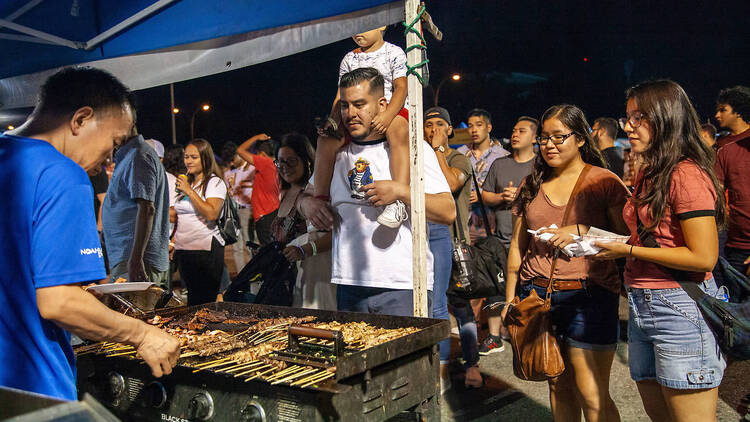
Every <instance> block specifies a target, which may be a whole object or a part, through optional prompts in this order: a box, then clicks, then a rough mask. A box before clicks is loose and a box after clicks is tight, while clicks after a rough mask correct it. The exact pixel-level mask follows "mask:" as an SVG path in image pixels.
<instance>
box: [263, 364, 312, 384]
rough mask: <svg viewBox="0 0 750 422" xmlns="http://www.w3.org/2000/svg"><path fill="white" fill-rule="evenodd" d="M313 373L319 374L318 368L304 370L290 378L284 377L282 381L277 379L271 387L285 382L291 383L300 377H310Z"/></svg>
mask: <svg viewBox="0 0 750 422" xmlns="http://www.w3.org/2000/svg"><path fill="white" fill-rule="evenodd" d="M313 372H318V368H310V369H307V370H304V371H302V372H298V373H296V374H293V375H290V376H288V377H284V378H282V379H277V380H276V381H274V382H272V383H271V385H276V384H281V383H284V382H289V381H291V380H293V379H295V378H299V377H304V376H307V375H310V374H311V373H313Z"/></svg>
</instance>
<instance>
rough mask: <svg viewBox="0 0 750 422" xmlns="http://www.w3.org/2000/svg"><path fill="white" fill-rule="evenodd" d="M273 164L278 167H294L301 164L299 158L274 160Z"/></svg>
mask: <svg viewBox="0 0 750 422" xmlns="http://www.w3.org/2000/svg"><path fill="white" fill-rule="evenodd" d="M273 163H274V164H276V167H281V166H284V167H294V166H296V165H297V164H299V158H296V157H292V158H290V159H288V160H274V162H273Z"/></svg>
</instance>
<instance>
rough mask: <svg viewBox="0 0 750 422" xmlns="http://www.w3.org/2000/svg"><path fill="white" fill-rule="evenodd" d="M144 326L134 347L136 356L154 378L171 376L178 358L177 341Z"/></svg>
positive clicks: (162, 332)
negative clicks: (139, 339) (141, 335)
mask: <svg viewBox="0 0 750 422" xmlns="http://www.w3.org/2000/svg"><path fill="white" fill-rule="evenodd" d="M144 325H145V327H144V334H143V338H142V339H141V341H140V342H139V343H138V344H137V345H135V348H136V350H137V351H138V354H139V355H140V356H141V358H143V360H144V361H145V362H146V364H148V366H149V367H150V368H151V373H152V374H153V375H154V376H155V377H156V378H159V377H161V376H162V375H169V374H171V373H172V368H174V366H175V365H177V359H179V357H180V342H179V340H177V339H176V338H175V337H172V336H170V335H169V334H167V333H165V332H164V331H162V330H160V329H159V328H156V327H154V326H152V325H148V324H146V323H144Z"/></svg>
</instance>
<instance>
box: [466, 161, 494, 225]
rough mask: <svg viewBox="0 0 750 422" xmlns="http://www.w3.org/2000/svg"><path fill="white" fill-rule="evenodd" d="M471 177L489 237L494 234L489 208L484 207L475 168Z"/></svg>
mask: <svg viewBox="0 0 750 422" xmlns="http://www.w3.org/2000/svg"><path fill="white" fill-rule="evenodd" d="M471 178H472V180H474V190H475V191H476V192H477V200H478V201H479V210H480V212H481V213H482V220H483V221H484V230H485V232H487V237H490V236H492V232H490V220H489V219H488V218H487V210H486V209H484V201H483V200H482V191H481V190H479V182H477V176H476V174H474V169H472V170H471Z"/></svg>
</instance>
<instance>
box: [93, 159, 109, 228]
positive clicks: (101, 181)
mask: <svg viewBox="0 0 750 422" xmlns="http://www.w3.org/2000/svg"><path fill="white" fill-rule="evenodd" d="M89 180H90V181H91V186H93V187H94V216H95V217H96V218H99V208H100V207H101V206H102V204H101V203H100V202H99V197H97V195H99V194H100V193H107V188H108V187H109V177H107V172H106V171H105V170H104V169H102V170H101V171H100V172H99V174H97V175H96V176H89Z"/></svg>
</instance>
